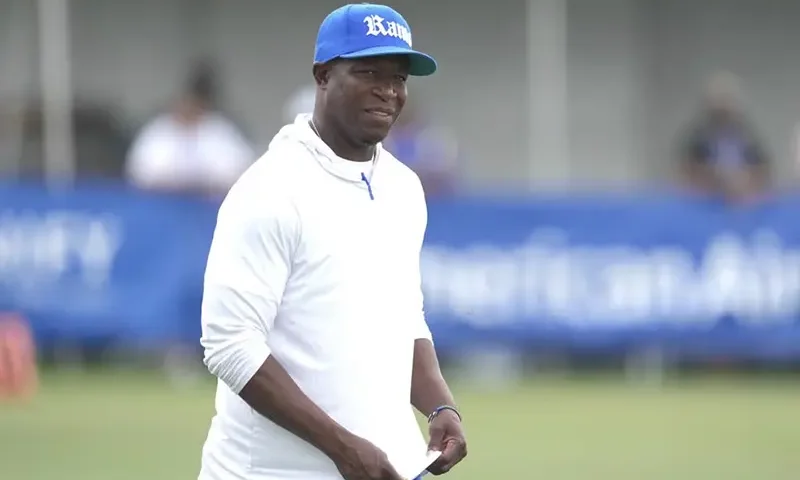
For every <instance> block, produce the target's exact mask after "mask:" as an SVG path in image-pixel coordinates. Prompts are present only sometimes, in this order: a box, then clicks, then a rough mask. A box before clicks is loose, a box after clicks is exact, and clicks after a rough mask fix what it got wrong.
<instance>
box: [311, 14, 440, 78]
mask: <svg viewBox="0 0 800 480" xmlns="http://www.w3.org/2000/svg"><path fill="white" fill-rule="evenodd" d="M380 55H407V56H408V58H409V60H410V66H409V72H408V73H409V74H410V75H415V76H427V75H431V74H432V73H434V72H435V71H436V67H437V65H436V60H434V59H433V57H431V56H430V55H427V54H425V53H422V52H418V51H416V50H413V49H412V48H411V27H409V26H408V22H406V19H405V18H403V16H402V15H400V14H399V13H397V11H396V10H394V9H392V8H390V7H387V6H385V5H375V4H371V3H355V4H350V5H345V6H343V7H339V8H337V9H336V10H334V11H333V12H331V13H330V14H329V15H328V16H327V17H325V20H323V21H322V25H320V26H319V33H318V34H317V45H316V47H315V49H314V63H326V62H329V61H331V60H334V59H336V58H365V57H377V56H380Z"/></svg>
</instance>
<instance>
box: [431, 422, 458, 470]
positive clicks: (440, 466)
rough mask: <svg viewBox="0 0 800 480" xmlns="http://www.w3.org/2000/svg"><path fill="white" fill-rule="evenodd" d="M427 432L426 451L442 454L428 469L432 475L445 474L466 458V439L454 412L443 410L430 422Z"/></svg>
mask: <svg viewBox="0 0 800 480" xmlns="http://www.w3.org/2000/svg"><path fill="white" fill-rule="evenodd" d="M428 430H429V433H430V442H428V450H436V451H438V452H442V455H441V456H440V457H439V458H437V459H436V461H435V462H433V465H431V466H430V467H428V471H429V472H430V473H432V474H434V475H441V474H443V473H447V472H449V471H450V469H451V468H453V467H454V466H455V465H456V464H457V463H458V462H460V461H461V460H463V459H464V457H466V456H467V439H466V438H465V437H464V430H463V429H462V428H461V419H459V418H458V415H456V413H455V412H453V411H450V410H443V411H441V412H439V413H438V414H437V415H436V416H435V417H434V418H433V420H431V423H430V425H429V427H428Z"/></svg>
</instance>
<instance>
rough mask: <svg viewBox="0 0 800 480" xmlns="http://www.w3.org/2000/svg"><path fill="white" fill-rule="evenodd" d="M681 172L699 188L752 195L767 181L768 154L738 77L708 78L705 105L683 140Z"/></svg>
mask: <svg viewBox="0 0 800 480" xmlns="http://www.w3.org/2000/svg"><path fill="white" fill-rule="evenodd" d="M682 156H683V159H682V160H683V162H682V174H683V177H684V180H685V181H686V182H687V184H688V185H689V186H690V187H691V188H694V189H697V190H700V191H701V192H707V193H711V194H714V195H721V196H723V197H725V198H726V199H727V200H730V201H733V202H742V201H749V200H752V199H753V198H756V197H757V196H758V195H759V194H761V193H763V192H764V191H765V190H766V189H767V188H768V187H769V159H768V157H767V155H766V153H765V149H764V147H763V146H762V145H761V142H760V141H759V139H758V137H757V135H756V134H755V132H754V131H753V129H752V127H751V126H750V124H749V122H748V121H747V118H746V116H745V114H744V112H743V111H742V108H741V92H740V88H739V84H738V79H737V78H736V77H734V76H733V75H732V74H729V73H718V74H716V75H714V76H712V77H711V79H710V80H709V83H708V86H707V91H706V108H705V111H704V112H703V115H702V117H701V118H700V121H699V122H698V123H696V124H694V125H692V128H691V130H690V132H689V135H688V138H687V139H686V141H685V143H684V145H683V152H682Z"/></svg>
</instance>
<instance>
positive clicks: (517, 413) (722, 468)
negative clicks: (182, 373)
mask: <svg viewBox="0 0 800 480" xmlns="http://www.w3.org/2000/svg"><path fill="white" fill-rule="evenodd" d="M456 393H457V395H458V398H459V402H460V403H461V405H462V408H463V413H464V416H465V419H466V427H467V433H468V439H469V445H470V456H469V458H468V459H467V460H466V461H465V463H464V464H462V465H461V466H459V467H458V468H457V469H455V470H454V471H453V472H452V473H450V474H449V475H447V477H444V478H448V479H451V480H479V479H480V480H485V479H487V478H491V479H498V480H499V479H546V480H584V479H613V480H640V479H647V480H675V479H680V480H716V479H725V480H767V479H768V480H795V479H797V478H798V475H800V473H798V472H800V455H798V454H797V452H798V446H800V384H798V385H793V384H791V383H789V382H786V381H783V382H780V383H778V382H752V381H744V380H738V381H731V380H728V381H724V382H718V381H693V382H680V383H674V384H669V385H668V386H666V387H665V388H663V389H659V390H653V389H647V388H641V387H638V388H637V387H633V386H628V385H625V384H624V383H622V382H616V381H613V380H599V381H598V380H550V381H540V382H529V383H527V384H526V385H524V386H521V387H518V388H513V389H506V390H498V391H487V390H485V389H481V388H478V387H476V386H470V385H468V384H461V386H460V387H459V388H456ZM212 405H213V386H212V384H211V383H210V382H203V383H201V384H198V385H195V386H192V387H187V388H182V389H175V388H172V387H170V386H169V385H168V384H167V383H166V382H165V381H163V380H161V379H160V378H158V377H156V376H154V375H142V374H107V373H106V374H92V375H87V374H76V373H60V374H49V375H46V376H45V377H44V379H43V386H42V390H41V392H40V393H39V395H38V396H37V398H36V399H35V400H33V401H32V402H31V403H29V404H27V405H15V404H3V403H0V478H8V479H19V480H56V479H58V480H109V479H113V480H141V479H145V478H146V479H148V480H162V479H163V480H175V479H191V478H195V477H196V474H197V469H198V458H199V451H200V446H201V444H202V442H203V439H204V436H205V432H206V428H207V425H208V420H209V418H210V415H211V412H212Z"/></svg>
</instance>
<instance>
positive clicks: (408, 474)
mask: <svg viewBox="0 0 800 480" xmlns="http://www.w3.org/2000/svg"><path fill="white" fill-rule="evenodd" d="M441 455H442V452H437V451H435V450H431V451H429V452H428V453H427V454H426V455H425V457H424V458H421V459H420V460H419V463H417V464H416V465H414V468H413V470H408V471H405V472H398V473H400V475H401V476H402V477H403V478H405V479H406V480H414V479H415V478H417V477H419V476H420V475H422V474H423V473H427V472H426V470H427V469H428V467H430V466H431V464H432V463H433V462H435V461H436V459H437V458H439V457H440V456H441Z"/></svg>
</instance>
